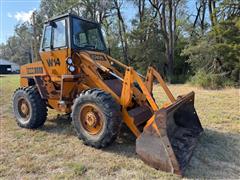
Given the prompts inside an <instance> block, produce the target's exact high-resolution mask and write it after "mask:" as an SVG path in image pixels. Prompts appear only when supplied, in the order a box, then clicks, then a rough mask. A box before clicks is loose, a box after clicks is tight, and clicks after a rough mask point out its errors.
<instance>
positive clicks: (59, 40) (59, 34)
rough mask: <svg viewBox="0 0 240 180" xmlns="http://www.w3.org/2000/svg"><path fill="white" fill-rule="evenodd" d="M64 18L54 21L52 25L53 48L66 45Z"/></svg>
mask: <svg viewBox="0 0 240 180" xmlns="http://www.w3.org/2000/svg"><path fill="white" fill-rule="evenodd" d="M65 25H66V24H65V19H63V20H60V21H56V22H55V25H54V27H53V48H59V47H64V46H66V26H65Z"/></svg>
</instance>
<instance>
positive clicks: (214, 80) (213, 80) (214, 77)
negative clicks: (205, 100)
mask: <svg viewBox="0 0 240 180" xmlns="http://www.w3.org/2000/svg"><path fill="white" fill-rule="evenodd" d="M190 82H191V83H192V84H193V85H197V86H201V87H203V88H206V89H219V88H223V87H226V86H234V82H233V81H231V80H229V79H228V78H226V77H224V76H223V75H219V74H213V73H207V72H205V71H204V70H199V71H197V73H196V74H195V75H194V76H193V77H192V78H191V80H190Z"/></svg>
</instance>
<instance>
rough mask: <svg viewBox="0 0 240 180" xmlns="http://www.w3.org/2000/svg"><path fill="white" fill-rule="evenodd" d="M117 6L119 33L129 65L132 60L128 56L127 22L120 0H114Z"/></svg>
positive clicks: (124, 55)
mask: <svg viewBox="0 0 240 180" xmlns="http://www.w3.org/2000/svg"><path fill="white" fill-rule="evenodd" d="M114 4H115V8H116V10H117V16H118V26H119V27H118V28H119V35H120V40H121V45H122V50H123V58H124V62H125V63H126V64H128V65H130V61H129V58H128V42H127V36H126V27H125V23H124V20H123V17H122V14H121V10H120V5H119V3H118V0H114Z"/></svg>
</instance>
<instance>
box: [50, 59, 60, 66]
mask: <svg viewBox="0 0 240 180" xmlns="http://www.w3.org/2000/svg"><path fill="white" fill-rule="evenodd" d="M47 64H48V66H49V67H51V66H60V64H61V63H60V59H59V58H57V59H51V58H50V59H47Z"/></svg>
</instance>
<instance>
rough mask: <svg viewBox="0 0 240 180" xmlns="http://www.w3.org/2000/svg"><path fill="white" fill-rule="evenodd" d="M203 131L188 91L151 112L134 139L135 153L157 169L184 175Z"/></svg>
mask: <svg viewBox="0 0 240 180" xmlns="http://www.w3.org/2000/svg"><path fill="white" fill-rule="evenodd" d="M202 132H203V128H202V126H201V124H200V121H199V118H198V115H197V113H196V111H195V108H194V92H191V93H189V94H187V95H186V96H184V97H180V98H178V99H177V101H176V102H175V103H173V104H172V105H170V106H168V107H167V108H162V109H160V110H159V111H157V112H156V113H154V115H153V116H152V118H151V119H150V120H149V121H148V123H147V124H146V126H145V127H144V130H143V132H142V133H141V135H140V136H139V137H138V138H137V141H136V152H137V154H138V155H139V156H140V158H141V159H142V160H143V161H144V162H145V163H147V164H148V165H150V166H152V167H154V168H156V169H159V170H163V171H167V172H171V173H175V174H179V175H183V172H184V170H185V168H186V165H187V164H188V162H189V160H190V158H191V156H192V153H193V149H194V147H195V146H196V144H197V140H198V137H199V136H200V134H201V133H202Z"/></svg>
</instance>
